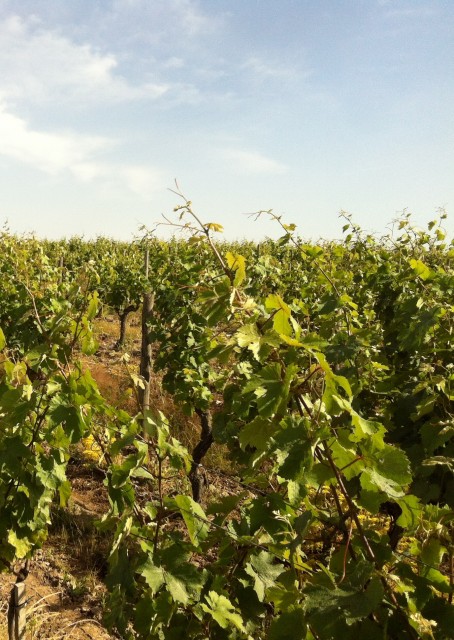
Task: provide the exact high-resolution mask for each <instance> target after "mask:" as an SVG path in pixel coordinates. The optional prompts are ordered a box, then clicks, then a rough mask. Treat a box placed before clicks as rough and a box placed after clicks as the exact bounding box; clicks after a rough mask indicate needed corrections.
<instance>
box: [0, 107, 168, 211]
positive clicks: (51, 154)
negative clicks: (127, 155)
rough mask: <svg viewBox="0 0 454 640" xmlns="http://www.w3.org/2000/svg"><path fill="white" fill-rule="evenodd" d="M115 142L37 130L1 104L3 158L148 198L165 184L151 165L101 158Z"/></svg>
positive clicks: (0, 136)
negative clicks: (109, 185) (120, 162)
mask: <svg viewBox="0 0 454 640" xmlns="http://www.w3.org/2000/svg"><path fill="white" fill-rule="evenodd" d="M114 146H115V143H114V142H113V141H112V140H109V139H108V138H103V137H101V136H89V135H81V134H76V133H71V132H66V133H49V132H45V131H36V130H33V129H32V128H30V126H29V125H28V123H27V122H26V121H25V120H23V119H22V118H19V117H18V116H16V115H14V114H13V113H11V112H10V111H8V110H7V108H6V107H5V106H4V105H1V104H0V155H1V156H4V157H6V158H9V159H12V160H14V161H17V162H19V163H23V164H26V165H28V166H31V167H33V168H35V169H37V170H39V171H42V172H44V173H47V174H49V175H53V176H60V175H62V174H65V173H66V174H69V175H71V176H72V177H73V178H75V179H76V180H78V181H81V182H93V181H100V182H101V183H107V184H109V183H110V184H112V185H116V186H117V187H118V186H120V188H123V189H125V188H126V189H128V190H129V191H130V192H132V193H134V194H136V195H139V196H140V197H143V198H145V199H148V198H150V197H151V195H152V193H153V192H154V191H155V189H157V188H158V186H159V185H162V183H163V180H164V178H163V173H162V172H161V171H160V170H158V169H155V168H153V167H149V166H143V165H134V164H131V165H128V164H114V163H111V162H109V161H106V160H104V159H102V158H101V159H100V155H101V154H102V153H105V152H107V151H108V150H109V149H111V148H113V147H114Z"/></svg>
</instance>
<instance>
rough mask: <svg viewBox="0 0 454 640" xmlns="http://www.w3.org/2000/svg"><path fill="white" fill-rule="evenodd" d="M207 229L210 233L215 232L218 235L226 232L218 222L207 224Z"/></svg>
mask: <svg viewBox="0 0 454 640" xmlns="http://www.w3.org/2000/svg"><path fill="white" fill-rule="evenodd" d="M205 228H206V229H208V231H214V232H216V233H222V231H224V227H223V226H222V224H218V223H217V222H207V223H206V225H205Z"/></svg>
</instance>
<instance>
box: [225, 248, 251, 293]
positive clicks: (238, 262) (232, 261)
mask: <svg viewBox="0 0 454 640" xmlns="http://www.w3.org/2000/svg"><path fill="white" fill-rule="evenodd" d="M225 257H226V260H227V264H228V266H229V269H231V270H232V271H234V272H235V279H234V281H233V286H234V287H239V285H240V284H241V283H242V282H243V280H244V279H245V277H246V260H245V258H244V256H241V255H239V254H237V253H231V252H230V251H228V252H227V254H226V256H225Z"/></svg>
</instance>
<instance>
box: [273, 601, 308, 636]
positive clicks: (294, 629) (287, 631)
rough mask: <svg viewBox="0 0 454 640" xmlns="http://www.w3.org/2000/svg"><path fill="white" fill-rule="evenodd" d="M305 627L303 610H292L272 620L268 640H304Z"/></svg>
mask: <svg viewBox="0 0 454 640" xmlns="http://www.w3.org/2000/svg"><path fill="white" fill-rule="evenodd" d="M306 633H307V626H306V619H305V615H304V611H303V609H300V608H298V609H297V608H294V609H292V610H290V611H286V612H285V613H282V614H281V615H280V616H278V617H277V618H274V619H273V621H272V623H271V627H270V631H269V634H268V636H267V638H268V640H304V639H305V638H306Z"/></svg>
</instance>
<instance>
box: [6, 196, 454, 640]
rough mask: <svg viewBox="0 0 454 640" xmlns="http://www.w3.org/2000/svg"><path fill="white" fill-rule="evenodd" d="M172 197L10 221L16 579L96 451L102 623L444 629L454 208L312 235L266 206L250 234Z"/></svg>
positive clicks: (242, 629)
mask: <svg viewBox="0 0 454 640" xmlns="http://www.w3.org/2000/svg"><path fill="white" fill-rule="evenodd" d="M180 195H181V194H180ZM174 215H175V218H168V219H167V218H166V224H168V225H170V226H171V227H173V228H174V230H175V231H176V232H182V233H183V234H184V235H183V236H182V237H179V236H178V235H176V236H175V239H173V240H169V241H163V240H160V239H158V237H157V235H156V234H155V233H154V232H149V231H147V230H145V229H144V230H143V231H142V237H141V238H140V240H137V241H135V242H131V243H123V242H117V241H113V240H109V239H107V238H98V239H97V240H94V241H86V240H83V239H81V238H73V239H70V240H65V241H63V240H62V241H44V240H38V239H36V238H34V237H18V236H15V235H12V234H10V233H9V232H8V231H7V230H4V231H3V232H2V233H0V242H1V248H2V250H1V252H0V276H1V288H0V302H1V304H0V350H1V354H0V424H1V431H0V567H1V570H2V572H4V573H5V574H6V575H8V576H10V577H12V580H10V582H11V583H13V582H14V581H15V580H16V579H17V582H25V584H26V583H27V580H29V579H30V577H31V576H32V575H33V571H34V569H33V567H34V563H35V562H36V558H37V557H38V554H39V553H41V550H42V549H43V548H44V549H45V547H46V544H47V542H46V539H47V538H48V536H49V531H50V530H51V528H52V527H55V522H56V521H57V520H58V519H60V520H61V519H62V518H63V517H65V516H64V514H65V513H66V512H68V513H69V512H70V511H71V509H73V508H74V492H75V486H74V485H75V483H74V478H80V477H81V476H80V474H81V473H82V471H81V470H82V469H85V470H87V469H88V470H91V472H93V474H94V476H93V477H96V478H97V480H96V482H97V483H98V489H97V490H96V489H95V491H94V495H95V494H96V493H98V494H99V495H101V494H102V495H105V496H106V499H105V504H104V503H102V512H101V513H98V514H96V519H95V522H94V525H93V526H94V527H96V531H97V536H98V539H99V540H101V541H102V545H101V548H100V550H99V552H98V553H99V554H100V555H102V559H101V561H100V564H99V571H98V569H96V570H97V571H98V572H99V576H100V579H102V580H103V581H104V584H105V585H106V587H105V592H104V596H103V602H102V624H103V625H104V628H105V630H107V631H106V633H108V634H110V635H103V636H99V637H102V638H104V637H112V638H123V639H125V640H133V639H137V640H154V639H156V640H177V639H179V638H186V639H187V640H196V639H197V640H203V639H208V638H209V639H213V640H224V639H225V640H227V639H232V640H234V639H238V640H242V639H244V640H265V639H266V640H331V639H334V640H337V639H340V638H342V639H343V640H348V639H355V640H356V639H357V638H368V640H386V639H387V640H406V639H409V640H410V639H416V638H423V639H427V640H429V639H435V640H444V639H449V638H453V637H454V607H453V594H454V537H453V536H454V419H453V416H454V362H453V358H452V353H453V351H452V350H453V341H454V306H453V303H452V301H453V300H454V243H450V242H449V240H447V239H446V237H445V232H444V231H443V226H442V225H443V220H444V217H445V214H443V213H441V215H440V218H439V219H437V220H434V221H431V222H430V223H429V224H428V226H427V228H426V230H421V229H418V228H416V227H415V226H414V225H413V223H412V219H411V217H410V216H409V215H404V216H403V217H402V218H400V219H399V220H398V221H396V222H395V223H394V225H393V228H392V231H390V232H389V234H388V235H386V236H383V237H376V236H374V235H371V234H367V233H365V232H363V231H362V230H361V229H360V228H359V227H358V226H357V225H356V224H355V223H354V222H353V221H352V220H351V218H350V217H349V216H348V215H344V216H343V225H344V226H343V234H344V239H343V240H342V241H329V242H328V241H320V242H318V243H315V242H310V243H308V242H305V241H303V240H302V239H301V238H300V237H299V235H298V233H297V230H296V228H295V225H293V224H287V223H285V222H284V221H283V220H282V219H281V218H280V217H279V216H276V215H275V214H273V212H271V211H269V212H260V213H258V214H256V215H257V218H259V219H260V218H261V217H262V216H268V217H271V218H272V219H273V220H274V222H275V224H276V226H277V228H279V229H280V230H281V232H282V234H281V238H280V239H279V240H277V241H271V240H267V241H264V242H261V243H252V242H250V243H248V242H242V243H225V242H223V241H221V240H218V239H217V238H218V237H220V234H219V233H218V232H220V231H222V227H221V226H220V225H219V224H217V223H214V222H203V221H202V220H201V219H200V218H199V216H198V215H197V214H196V212H194V210H193V208H192V204H191V203H190V202H189V201H187V200H186V199H185V198H182V199H181V205H179V206H177V207H176V209H175V212H174ZM259 222H260V220H259V221H258V224H259ZM107 315H109V317H110V318H111V319H112V320H113V319H114V320H115V322H111V326H112V327H113V330H114V332H115V344H113V343H112V345H111V348H109V349H106V348H105V347H102V345H101V342H102V336H103V333H102V330H101V329H100V327H102V326H103V324H102V323H103V322H104V323H105V322H106V321H105V318H106V316H107ZM131 318H132V319H134V324H135V326H134V327H131ZM132 330H134V331H136V333H138V335H139V336H140V344H139V345H138V347H137V346H136V347H135V351H137V353H130V351H131V349H130V347H131V342H130V338H129V335H130V332H131V331H132ZM111 353H114V354H116V356H115V357H116V359H115V362H116V363H117V364H116V365H115V366H116V367H118V368H119V369H121V370H122V372H123V377H124V376H126V378H127V384H126V385H125V388H124V389H122V390H121V392H120V390H118V389H114V393H110V394H109V393H106V392H105V390H103V389H102V385H101V383H99V384H98V382H97V376H96V367H95V366H94V363H95V358H98V359H100V361H103V359H105V363H104V364H105V368H106V369H107V370H108V369H109V360H108V359H109V357H111ZM106 363H107V364H106ZM113 386H115V385H113ZM155 396H156V397H155ZM157 396H159V398H158V397H157ZM87 451H88V452H89V453H88V454H87ZM81 534H82V535H83V532H81ZM81 545H82V546H83V545H84V541H81ZM6 609H7V607H6V606H5V607H3V609H2V611H3V612H4V615H5V620H6V618H7V617H8V616H9V618H10V629H11V625H12V624H14V619H17V618H18V615H17V613H18V610H19V608H18V605H17V604H16V605H15V604H14V601H13V600H12V603H11V604H10V605H9V607H8V611H7V610H6ZM16 624H17V620H16ZM6 637H7V636H5V638H6ZM55 637H56V636H55ZM80 637H84V636H80ZM85 637H88V636H85ZM89 637H95V636H93V635H90V636H89Z"/></svg>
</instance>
